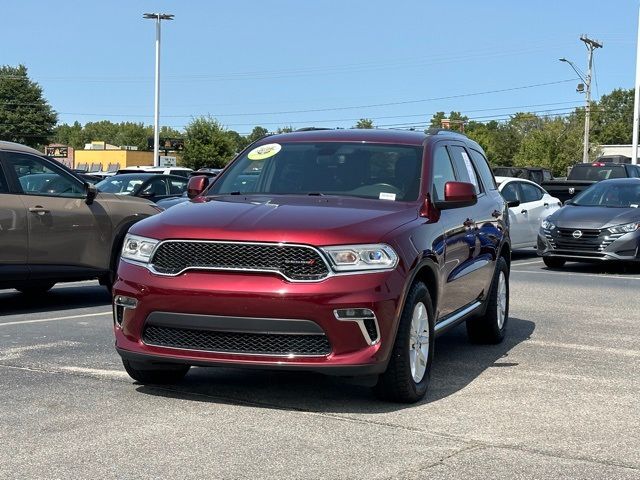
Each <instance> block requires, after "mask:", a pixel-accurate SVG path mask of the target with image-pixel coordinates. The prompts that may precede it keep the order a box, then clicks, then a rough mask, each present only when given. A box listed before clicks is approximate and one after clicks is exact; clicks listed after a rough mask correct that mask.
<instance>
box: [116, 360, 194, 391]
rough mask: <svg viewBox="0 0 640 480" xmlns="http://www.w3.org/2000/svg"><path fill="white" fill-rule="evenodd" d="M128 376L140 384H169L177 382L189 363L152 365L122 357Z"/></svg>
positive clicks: (185, 371)
mask: <svg viewBox="0 0 640 480" xmlns="http://www.w3.org/2000/svg"><path fill="white" fill-rule="evenodd" d="M122 364H123V365H124V369H125V370H126V371H127V373H128V374H129V376H130V377H131V378H133V379H134V380H136V381H137V382H140V383H142V384H145V385H146V384H152V385H171V384H174V383H178V382H179V381H180V380H182V379H183V378H184V376H185V375H186V374H187V372H188V371H189V368H191V366H190V365H162V366H160V365H154V364H151V363H144V362H132V361H130V360H126V359H124V358H123V359H122Z"/></svg>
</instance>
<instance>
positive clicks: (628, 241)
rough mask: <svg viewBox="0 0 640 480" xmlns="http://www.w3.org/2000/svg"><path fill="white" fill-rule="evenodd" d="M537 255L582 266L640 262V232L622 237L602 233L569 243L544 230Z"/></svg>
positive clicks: (556, 233)
mask: <svg viewBox="0 0 640 480" xmlns="http://www.w3.org/2000/svg"><path fill="white" fill-rule="evenodd" d="M556 230H557V229H556ZM575 230H578V229H575ZM537 251H538V255H540V256H543V257H547V256H549V257H562V258H565V259H567V260H576V261H580V262H600V261H618V262H620V261H622V262H640V231H636V232H632V233H627V234H619V235H612V234H607V233H606V231H602V232H600V233H599V234H596V233H593V235H592V236H591V237H587V238H582V237H580V238H577V239H576V238H572V239H570V240H568V239H567V238H566V236H565V237H564V238H563V237H561V236H560V234H559V233H558V232H554V231H550V230H545V229H540V231H539V233H538V242H537Z"/></svg>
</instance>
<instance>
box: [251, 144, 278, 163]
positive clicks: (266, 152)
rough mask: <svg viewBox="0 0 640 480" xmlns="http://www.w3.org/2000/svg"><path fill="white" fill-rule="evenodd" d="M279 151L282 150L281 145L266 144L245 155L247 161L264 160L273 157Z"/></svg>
mask: <svg viewBox="0 0 640 480" xmlns="http://www.w3.org/2000/svg"><path fill="white" fill-rule="evenodd" d="M280 150H282V145H280V144H279V143H268V144H266V145H260V146H259V147H256V148H254V149H253V150H251V151H250V152H249V155H247V158H249V160H265V159H267V158H269V157H273V156H274V155H275V154H276V153H278V152H279V151H280Z"/></svg>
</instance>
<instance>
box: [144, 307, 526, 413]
mask: <svg viewBox="0 0 640 480" xmlns="http://www.w3.org/2000/svg"><path fill="white" fill-rule="evenodd" d="M534 329H535V324H534V323H533V322H531V321H529V320H522V319H519V318H510V319H509V333H508V336H507V338H506V339H505V341H504V342H503V343H501V344H499V345H473V344H471V343H470V342H469V341H468V339H467V335H466V332H465V328H464V325H461V326H459V327H457V328H455V329H454V330H452V331H450V332H448V333H447V334H445V335H443V336H442V337H439V338H438V339H437V340H436V350H435V352H436V353H435V357H434V361H433V367H432V378H431V384H430V389H429V392H428V394H427V397H426V398H425V399H424V400H423V401H422V402H421V403H430V402H435V401H438V400H440V399H443V398H446V397H448V396H449V395H452V394H454V393H456V392H457V391H459V390H462V389H463V388H465V387H466V386H467V385H469V384H470V383H471V382H473V381H474V380H475V379H476V378H477V377H478V376H479V375H481V374H482V373H483V372H484V371H485V370H487V369H489V368H504V369H505V374H507V373H506V370H508V369H511V368H517V367H518V364H517V363H515V362H509V361H508V359H509V351H510V350H511V349H513V348H514V347H515V346H517V345H518V344H520V343H522V342H524V341H526V340H527V339H529V338H530V336H531V334H532V333H533V331H534ZM369 380H370V381H371V380H372V379H369ZM369 387H370V384H369V385H367V384H366V382H363V381H358V380H356V379H348V378H340V377H330V376H324V375H320V374H316V373H305V372H285V371H281V372H274V371H265V370H247V369H230V368H192V370H191V371H190V372H189V374H188V375H187V376H186V377H185V379H184V380H183V381H182V382H181V383H179V384H177V385H173V386H167V387H160V386H146V385H139V386H138V387H137V391H138V392H140V393H143V394H146V395H154V396H162V397H167V398H175V399H181V400H190V401H199V402H207V403H220V404H230V405H238V404H245V405H252V406H258V407H263V408H271V409H284V410H300V411H311V412H317V413H366V414H382V413H389V412H394V411H398V410H402V409H405V408H411V407H412V406H414V405H404V404H395V403H389V402H383V401H380V400H378V399H377V398H376V397H375V395H374V394H373V392H372V391H371V389H370V388H369ZM418 405H420V403H418Z"/></svg>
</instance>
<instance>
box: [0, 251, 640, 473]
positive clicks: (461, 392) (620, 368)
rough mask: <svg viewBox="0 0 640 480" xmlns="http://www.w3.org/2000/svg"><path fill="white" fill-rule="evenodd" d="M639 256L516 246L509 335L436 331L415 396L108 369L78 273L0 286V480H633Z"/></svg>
mask: <svg viewBox="0 0 640 480" xmlns="http://www.w3.org/2000/svg"><path fill="white" fill-rule="evenodd" d="M639 291H640V269H635V270H628V269H624V268H620V267H611V268H602V267H599V266H587V265H578V264H568V265H567V267H566V268H565V269H564V270H563V271H562V272H558V271H549V270H547V269H546V268H545V267H544V265H543V264H542V262H541V261H540V260H539V259H538V258H536V257H535V256H533V255H530V254H522V253H521V254H518V255H516V257H515V261H514V263H513V266H512V280H511V318H510V325H509V335H508V338H507V340H506V341H505V342H504V343H503V344H502V345H497V346H474V345H470V344H469V343H468V342H467V339H466V335H465V331H464V328H458V329H456V330H455V331H453V332H451V333H449V334H447V335H445V336H443V337H441V338H439V339H438V340H437V342H436V356H435V361H434V366H433V377H432V383H431V390H430V392H429V394H428V395H427V398H426V400H425V401H424V402H422V403H419V404H416V405H408V406H407V405H395V404H389V403H381V402H379V401H377V400H376V399H375V398H374V397H373V396H372V394H371V393H370V391H369V389H368V388H367V387H366V386H362V385H358V384H356V383H354V382H350V381H347V380H343V379H337V378H330V377H323V376H320V375H315V374H301V373H287V372H278V373H265V372H258V371H256V372H253V371H246V370H232V369H202V368H198V369H195V368H194V369H192V371H191V372H190V373H189V375H187V377H186V379H185V380H184V381H183V382H182V383H181V384H179V385H177V386H174V387H167V388H165V387H162V388H156V387H146V386H141V385H138V384H135V383H134V382H133V381H132V380H130V379H129V377H128V376H127V375H126V374H125V372H124V370H123V369H122V367H121V364H120V361H119V357H118V356H117V354H116V353H115V351H114V349H113V339H112V332H111V321H112V320H111V313H110V306H109V296H108V294H107V293H106V291H105V290H104V289H102V288H101V287H99V286H98V285H97V283H95V282H83V283H78V284H67V285H60V286H58V287H56V288H55V289H54V290H52V292H51V293H50V294H48V295H46V296H43V297H42V298H38V299H35V300H27V299H26V298H25V297H23V296H21V295H20V294H18V293H17V292H15V291H11V290H2V291H0V309H2V310H1V312H0V378H1V379H2V381H1V385H2V389H1V390H0V417H1V418H2V421H1V422H0V478H277V479H284V478H314V479H315V478H340V479H342V478H394V479H395V478H402V479H418V478H430V479H439V478H443V479H444V478H447V479H451V478H465V479H469V478H471V479H487V478H510V479H517V478H615V479H630V478H640V367H639V365H640V328H639V326H640V325H639V324H640V313H639V312H640V295H639V294H638V292H639Z"/></svg>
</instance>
